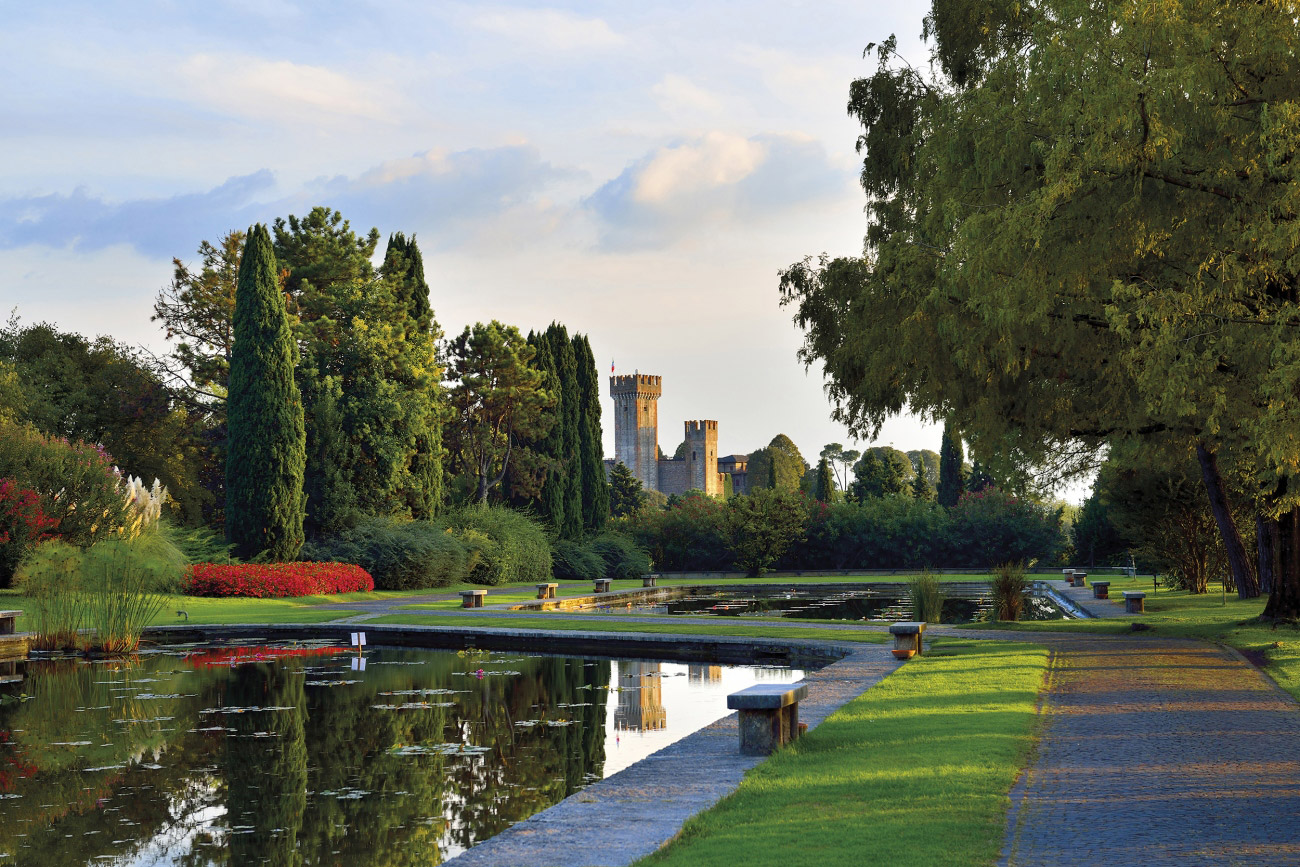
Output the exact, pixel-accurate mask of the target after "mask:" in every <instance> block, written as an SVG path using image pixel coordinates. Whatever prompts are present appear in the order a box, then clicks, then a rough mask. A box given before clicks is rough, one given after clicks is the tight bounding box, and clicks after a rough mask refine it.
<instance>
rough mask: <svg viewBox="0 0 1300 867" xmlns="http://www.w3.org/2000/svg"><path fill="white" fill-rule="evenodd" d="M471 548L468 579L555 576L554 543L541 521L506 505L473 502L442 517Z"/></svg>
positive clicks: (500, 580)
mask: <svg viewBox="0 0 1300 867" xmlns="http://www.w3.org/2000/svg"><path fill="white" fill-rule="evenodd" d="M434 526H440V527H444V528H446V529H447V530H448V531H450V533H451V535H453V536H455V537H456V538H457V539H458V540H460V542H461V543H462V544H464V546H465V548H466V549H467V550H468V552H469V562H468V564H467V572H466V580H467V581H469V582H471V583H473V584H486V585H488V586H494V585H497V584H510V583H514V582H522V583H529V582H541V581H549V580H551V545H550V542H548V541H547V539H546V533H545V532H544V531H543V530H542V528H541V525H540V524H538V523H537V522H536V521H533V520H532V519H531V518H529V517H528V516H526V515H524V514H521V513H520V512H516V511H514V510H513V509H510V508H507V507H506V506H484V505H473V506H466V507H464V508H462V509H457V510H456V511H454V512H452V513H450V514H448V515H446V516H444V517H442V518H439V519H438V520H437V521H436V522H434Z"/></svg>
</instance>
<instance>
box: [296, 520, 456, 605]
mask: <svg viewBox="0 0 1300 867" xmlns="http://www.w3.org/2000/svg"><path fill="white" fill-rule="evenodd" d="M301 556H302V559H304V560H314V561H317V562H320V563H355V564H356V565H358V566H360V567H361V568H362V569H365V570H366V571H367V572H369V573H370V575H371V576H372V577H373V578H374V579H375V589H376V590H422V589H425V588H431V587H448V586H450V585H453V584H459V583H460V582H461V581H463V580H465V577H466V575H467V572H468V569H469V559H470V552H469V550H468V548H467V547H466V545H465V544H464V542H462V541H461V540H460V538H458V537H457V536H456V535H455V534H453V533H450V532H448V531H447V530H446V529H445V528H443V527H442V526H440V525H438V524H435V523H430V522H427V521H411V520H401V519H397V518H385V517H369V518H364V519H362V520H361V521H360V522H359V523H358V524H357V525H356V526H355V527H351V528H348V529H345V530H342V531H340V532H338V533H335V534H332V535H328V536H323V537H321V538H319V539H313V540H312V541H309V542H308V543H307V544H305V545H303V549H302V555H301Z"/></svg>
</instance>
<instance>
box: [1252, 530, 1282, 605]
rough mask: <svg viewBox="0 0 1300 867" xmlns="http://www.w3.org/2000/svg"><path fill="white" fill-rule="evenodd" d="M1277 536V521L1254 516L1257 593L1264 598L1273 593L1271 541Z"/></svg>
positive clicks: (1273, 555)
mask: <svg viewBox="0 0 1300 867" xmlns="http://www.w3.org/2000/svg"><path fill="white" fill-rule="evenodd" d="M1276 535H1277V521H1274V520H1271V519H1269V518H1265V517H1264V516H1263V515H1256V516H1255V540H1256V546H1255V547H1256V548H1257V549H1258V551H1259V592H1260V593H1262V594H1264V595H1265V596H1268V595H1271V594H1272V593H1273V569H1274V568H1275V566H1274V563H1275V559H1274V558H1275V557H1276V556H1277V555H1276V554H1275V553H1274V550H1275V549H1274V547H1273V539H1274V537H1275V536H1276Z"/></svg>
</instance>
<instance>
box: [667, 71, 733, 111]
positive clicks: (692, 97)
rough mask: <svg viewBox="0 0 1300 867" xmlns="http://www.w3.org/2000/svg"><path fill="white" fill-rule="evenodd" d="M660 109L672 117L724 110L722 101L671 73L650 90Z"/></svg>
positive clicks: (689, 81)
mask: <svg viewBox="0 0 1300 867" xmlns="http://www.w3.org/2000/svg"><path fill="white" fill-rule="evenodd" d="M650 93H651V94H652V95H653V96H654V98H655V101H656V102H657V103H658V104H659V108H660V110H661V111H663V112H664V113H665V114H668V115H671V116H678V115H683V114H685V115H689V114H694V113H701V112H708V113H717V112H719V111H721V110H722V108H723V104H722V101H721V100H720V99H718V98H717V97H716V96H714V95H713V94H712V93H710V92H709V91H707V90H705V89H704V88H702V87H700V86H699V85H697V84H696V83H695V82H693V81H691V80H690V79H689V78H687V77H686V76H684V75H678V74H677V73H675V72H671V73H669V74H668V75H665V76H664V77H663V78H662V79H660V80H659V83H657V84H656V85H655V86H654V87H652V88H650Z"/></svg>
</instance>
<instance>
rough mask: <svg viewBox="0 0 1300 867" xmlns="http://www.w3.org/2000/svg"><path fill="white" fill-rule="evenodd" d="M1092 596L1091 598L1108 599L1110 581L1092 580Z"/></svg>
mask: <svg viewBox="0 0 1300 867" xmlns="http://www.w3.org/2000/svg"><path fill="white" fill-rule="evenodd" d="M1092 598H1093V599H1109V598H1110V582H1109V581H1094V582H1092Z"/></svg>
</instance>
